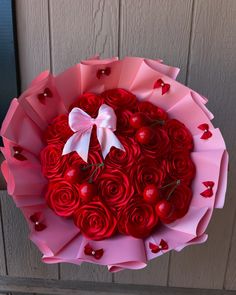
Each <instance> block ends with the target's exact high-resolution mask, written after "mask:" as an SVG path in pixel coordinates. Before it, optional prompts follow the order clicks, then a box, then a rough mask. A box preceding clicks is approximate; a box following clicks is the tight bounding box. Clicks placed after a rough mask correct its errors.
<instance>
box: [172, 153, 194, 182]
mask: <svg viewBox="0 0 236 295" xmlns="http://www.w3.org/2000/svg"><path fill="white" fill-rule="evenodd" d="M167 172H168V174H169V176H170V177H171V178H172V179H175V180H178V179H179V180H181V181H183V182H185V183H187V184H189V183H190V182H191V180H192V179H193V178H194V176H195V165H194V163H193V161H192V160H191V157H190V153H189V152H187V151H173V152H172V153H171V154H170V155H169V157H168V161H167Z"/></svg>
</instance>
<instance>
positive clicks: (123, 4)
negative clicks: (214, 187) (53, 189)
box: [0, 0, 236, 294]
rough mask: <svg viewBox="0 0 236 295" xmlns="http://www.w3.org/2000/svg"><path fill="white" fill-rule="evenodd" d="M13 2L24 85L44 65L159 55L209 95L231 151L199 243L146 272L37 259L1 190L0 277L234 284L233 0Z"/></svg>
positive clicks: (235, 45) (55, 69) (235, 17)
mask: <svg viewBox="0 0 236 295" xmlns="http://www.w3.org/2000/svg"><path fill="white" fill-rule="evenodd" d="M15 3H16V15H17V34H18V42H19V44H18V47H19V60H20V74H21V86H22V90H23V89H25V88H26V86H27V85H28V84H29V82H30V81H31V80H32V79H33V78H34V76H35V75H37V74H38V73H39V72H41V71H43V70H45V69H50V70H51V71H52V72H53V73H58V72H60V71H62V70H64V69H66V68H67V67H69V66H72V65H73V64H75V63H77V62H78V61H80V60H81V59H85V58H88V57H90V56H93V55H95V54H100V55H101V56H102V57H108V56H114V55H119V56H120V57H124V56H126V55H134V56H146V57H150V58H161V59H163V60H164V61H165V62H166V63H168V64H171V65H175V66H178V67H180V68H181V74H180V76H179V78H178V80H180V81H181V82H183V83H187V84H188V86H189V87H191V88H194V89H196V90H197V91H199V92H200V93H202V94H204V95H205V96H207V97H208V98H209V103H208V106H209V108H210V109H211V111H212V112H213V113H214V114H215V116H216V119H215V120H214V124H215V125H216V126H219V127H220V128H221V130H222V132H223V134H224V137H225V139H226V143H227V147H228V149H229V152H230V173H229V186H228V193H227V200H226V205H225V208H224V209H223V210H218V211H215V213H214V216H213V219H212V221H211V224H210V226H209V228H208V229H207V232H208V233H209V240H208V241H207V243H205V244H203V245H200V246H191V247H188V248H186V249H184V250H183V251H182V252H181V253H175V252H172V253H171V254H166V255H163V256H162V257H161V258H159V259H156V260H153V261H151V262H150V263H149V265H148V267H147V268H146V269H144V270H139V271H123V272H121V273H117V274H115V275H111V274H110V273H108V272H107V270H106V269H105V268H104V267H100V266H94V265H91V264H85V265H82V266H81V267H78V266H73V265H69V264H62V265H60V266H57V265H45V264H42V263H41V262H40V253H39V251H38V250H37V249H36V248H35V247H34V246H33V245H32V243H31V242H29V241H28V239H27V235H28V230H27V228H26V223H25V221H24V220H23V217H22V216H21V214H20V213H19V211H18V210H17V209H16V208H15V206H14V204H13V202H12V201H11V199H10V198H8V196H7V193H6V192H5V191H2V192H1V211H0V212H1V214H2V216H1V219H0V275H5V274H6V271H7V273H8V275H9V276H18V277H25V278H44V279H60V280H77V281H93V282H114V283H122V284H129V285H130V284H142V285H159V286H170V287H187V288H206V289H208V288H210V289H220V290H223V289H227V290H236V226H235V219H236V216H235V212H236V198H235V196H234V194H235V190H236V183H235V178H236V131H235V126H236V101H235V93H236V83H235V81H236V58H235V55H236V1H235V0H17V1H15ZM1 220H3V224H1ZM2 227H3V229H2ZM2 230H3V232H4V235H2ZM3 244H4V245H3ZM4 247H5V248H4ZM5 256H6V257H5ZM5 258H6V261H5ZM5 263H6V265H5ZM0 290H1V288H0ZM223 292H226V291H222V294H223ZM99 294H100V293H99ZM140 294H141V293H140ZM161 294H162V293H161ZM163 294H164V293H163ZM166 294H167V293H166ZM168 294H169V293H168ZM173 294H174V293H173ZM176 294H177V293H176ZM201 294H203V293H201ZM204 294H205V293H204ZM206 294H207V293H206Z"/></svg>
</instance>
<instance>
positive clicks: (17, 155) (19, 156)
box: [12, 146, 27, 161]
mask: <svg viewBox="0 0 236 295" xmlns="http://www.w3.org/2000/svg"><path fill="white" fill-rule="evenodd" d="M12 149H13V158H15V159H17V160H19V161H25V160H27V158H26V157H25V156H24V155H22V154H21V153H22V151H23V149H22V148H21V147H19V146H13V147H12Z"/></svg>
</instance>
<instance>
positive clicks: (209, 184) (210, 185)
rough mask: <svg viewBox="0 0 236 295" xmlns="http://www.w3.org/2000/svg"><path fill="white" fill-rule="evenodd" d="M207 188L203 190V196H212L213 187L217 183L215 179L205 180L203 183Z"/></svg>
mask: <svg viewBox="0 0 236 295" xmlns="http://www.w3.org/2000/svg"><path fill="white" fill-rule="evenodd" d="M202 184H203V185H204V186H205V187H206V188H207V189H206V190H204V191H203V192H201V194H200V195H201V196H203V197H204V198H210V197H212V196H213V187H214V185H215V183H214V182H213V181H204V182H203V183H202Z"/></svg>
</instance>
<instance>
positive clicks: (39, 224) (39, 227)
mask: <svg viewBox="0 0 236 295" xmlns="http://www.w3.org/2000/svg"><path fill="white" fill-rule="evenodd" d="M29 219H30V221H31V222H33V223H34V229H35V230H36V231H42V230H44V229H45V228H46V227H47V226H46V225H45V224H43V223H42V222H41V221H40V220H41V219H42V214H41V213H40V212H36V213H34V214H33V215H31V216H30V218H29Z"/></svg>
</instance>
